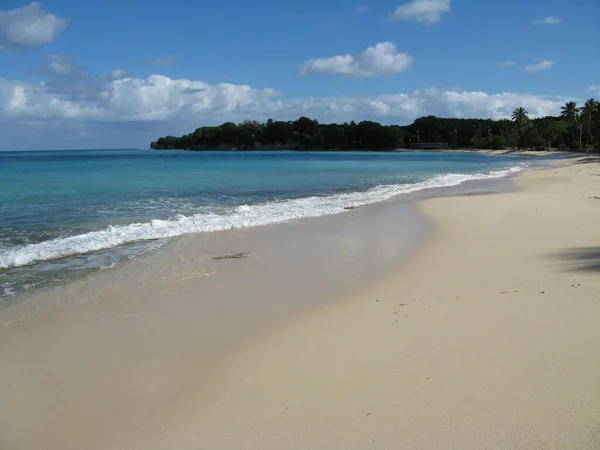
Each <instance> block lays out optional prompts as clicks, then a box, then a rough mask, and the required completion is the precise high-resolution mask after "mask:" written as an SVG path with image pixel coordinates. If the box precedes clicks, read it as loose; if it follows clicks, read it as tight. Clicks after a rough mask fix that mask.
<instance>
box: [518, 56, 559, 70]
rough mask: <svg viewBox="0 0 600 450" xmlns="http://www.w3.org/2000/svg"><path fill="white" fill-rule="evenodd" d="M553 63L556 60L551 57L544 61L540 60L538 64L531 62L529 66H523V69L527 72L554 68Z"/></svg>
mask: <svg viewBox="0 0 600 450" xmlns="http://www.w3.org/2000/svg"><path fill="white" fill-rule="evenodd" d="M553 65H554V61H552V60H551V59H546V60H544V61H540V62H539V63H537V64H531V65H529V66H525V67H523V71H524V72H526V73H534V72H540V71H542V70H549V69H552V66H553Z"/></svg>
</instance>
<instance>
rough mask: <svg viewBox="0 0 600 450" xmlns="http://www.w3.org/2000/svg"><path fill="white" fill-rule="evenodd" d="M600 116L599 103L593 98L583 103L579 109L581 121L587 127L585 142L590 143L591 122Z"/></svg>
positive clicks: (591, 137)
mask: <svg viewBox="0 0 600 450" xmlns="http://www.w3.org/2000/svg"><path fill="white" fill-rule="evenodd" d="M599 114H600V103H598V101H597V100H596V99H594V98H590V99H588V100H586V101H585V104H584V105H583V106H582V108H581V120H582V121H583V123H585V124H586V125H587V141H588V143H590V142H592V140H593V136H592V122H593V121H594V119H595V118H596V117H597V116H598V115H599Z"/></svg>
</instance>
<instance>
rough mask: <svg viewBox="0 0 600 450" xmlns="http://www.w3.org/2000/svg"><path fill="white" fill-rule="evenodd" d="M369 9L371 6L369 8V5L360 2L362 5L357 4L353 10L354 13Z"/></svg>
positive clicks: (361, 12)
mask: <svg viewBox="0 0 600 450" xmlns="http://www.w3.org/2000/svg"><path fill="white" fill-rule="evenodd" d="M370 9H371V8H369V5H365V4H362V5H358V6H357V7H356V10H355V11H354V12H355V13H356V14H364V13H368V12H369V10H370Z"/></svg>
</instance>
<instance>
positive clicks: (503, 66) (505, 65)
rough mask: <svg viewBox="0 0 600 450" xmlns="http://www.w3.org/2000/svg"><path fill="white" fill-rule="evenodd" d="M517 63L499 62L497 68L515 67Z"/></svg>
mask: <svg viewBox="0 0 600 450" xmlns="http://www.w3.org/2000/svg"><path fill="white" fill-rule="evenodd" d="M516 64H517V63H516V62H514V61H500V62H499V63H498V67H502V68H506V67H513V66H515V65H516Z"/></svg>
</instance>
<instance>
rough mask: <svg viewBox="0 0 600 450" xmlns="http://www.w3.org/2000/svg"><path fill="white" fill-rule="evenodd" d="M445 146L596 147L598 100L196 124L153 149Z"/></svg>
mask: <svg viewBox="0 0 600 450" xmlns="http://www.w3.org/2000/svg"><path fill="white" fill-rule="evenodd" d="M428 146H429V147H433V148H434V147H436V146H444V147H450V148H482V149H498V150H500V149H525V148H527V149H534V150H544V149H550V148H557V149H561V150H578V149H586V148H587V149H591V148H600V103H599V102H598V101H597V100H595V99H593V98H590V99H589V100H587V101H586V102H585V104H584V105H583V107H581V108H580V107H578V106H577V104H576V103H575V102H567V103H566V104H565V105H564V106H563V107H562V108H561V115H560V116H558V117H553V116H547V117H543V118H538V119H530V118H529V116H528V112H527V111H526V110H525V108H522V107H521V108H517V109H515V110H514V111H513V113H512V120H508V119H502V120H492V119H451V118H440V117H435V116H427V117H421V118H419V119H416V120H415V121H414V122H413V123H412V124H410V125H407V126H400V125H381V124H379V123H377V122H373V121H362V122H359V123H356V122H345V123H342V124H335V123H332V124H321V123H319V122H318V121H317V120H312V119H309V118H308V117H300V118H299V119H297V120H294V121H275V120H273V119H269V120H267V122H265V123H261V122H258V121H255V120H246V121H244V122H242V123H239V124H235V123H233V122H226V123H224V124H222V125H219V126H206V127H200V128H197V129H196V130H195V131H194V132H193V133H190V134H187V135H184V136H181V137H174V136H166V137H161V138H159V139H157V140H156V141H155V142H152V143H151V145H150V147H151V148H152V149H162V150H164V149H183V150H225V149H227V150H229V149H238V150H258V149H263V150H269V149H278V150H393V149H397V148H422V147H428Z"/></svg>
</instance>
